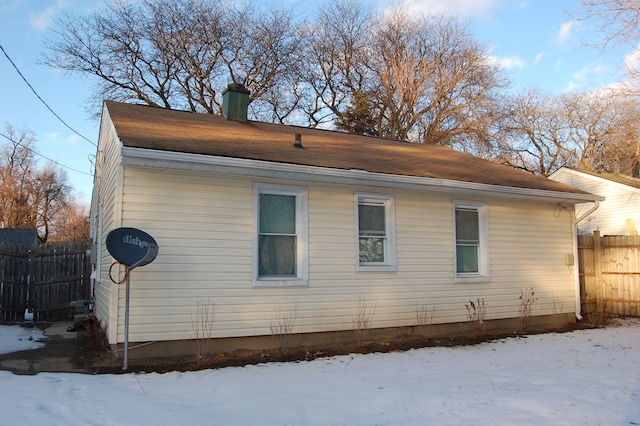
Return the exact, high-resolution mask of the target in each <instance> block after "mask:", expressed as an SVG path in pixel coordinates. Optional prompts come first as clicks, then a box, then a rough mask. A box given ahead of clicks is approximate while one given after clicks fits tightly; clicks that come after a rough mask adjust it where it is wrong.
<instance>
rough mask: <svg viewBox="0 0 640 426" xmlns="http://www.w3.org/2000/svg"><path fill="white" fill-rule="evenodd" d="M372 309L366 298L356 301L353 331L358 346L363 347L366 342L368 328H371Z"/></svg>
mask: <svg viewBox="0 0 640 426" xmlns="http://www.w3.org/2000/svg"><path fill="white" fill-rule="evenodd" d="M372 315H373V309H371V308H369V306H368V305H367V299H366V298H364V297H363V298H361V299H360V301H359V303H358V311H357V312H356V316H355V317H354V318H353V333H354V335H355V337H356V341H357V342H358V346H360V347H364V346H366V345H367V344H368V341H367V338H368V337H369V329H370V328H371V316H372Z"/></svg>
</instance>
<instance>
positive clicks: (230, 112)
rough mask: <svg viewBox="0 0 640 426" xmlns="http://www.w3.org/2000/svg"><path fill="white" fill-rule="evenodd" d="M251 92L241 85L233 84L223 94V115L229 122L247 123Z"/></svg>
mask: <svg viewBox="0 0 640 426" xmlns="http://www.w3.org/2000/svg"><path fill="white" fill-rule="evenodd" d="M248 106H249V91H248V90H247V89H246V88H245V87H244V86H243V85H242V84H240V83H231V84H229V85H228V86H227V88H226V89H225V90H224V91H223V92H222V115H223V116H224V117H225V118H226V119H227V120H234V121H247V107H248Z"/></svg>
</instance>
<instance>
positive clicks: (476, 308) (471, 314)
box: [464, 298, 487, 337]
mask: <svg viewBox="0 0 640 426" xmlns="http://www.w3.org/2000/svg"><path fill="white" fill-rule="evenodd" d="M464 307H465V308H466V309H467V318H469V321H471V322H473V323H474V324H473V326H474V329H475V332H476V336H477V337H479V336H482V335H483V334H484V331H485V329H486V327H487V325H486V319H487V304H486V303H485V302H484V298H482V299H477V300H476V302H475V303H474V302H473V300H469V303H468V304H466V305H464Z"/></svg>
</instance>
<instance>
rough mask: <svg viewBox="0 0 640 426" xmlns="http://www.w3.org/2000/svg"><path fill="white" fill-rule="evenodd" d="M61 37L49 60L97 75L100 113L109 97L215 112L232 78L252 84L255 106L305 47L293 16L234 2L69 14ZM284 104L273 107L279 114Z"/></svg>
mask: <svg viewBox="0 0 640 426" xmlns="http://www.w3.org/2000/svg"><path fill="white" fill-rule="evenodd" d="M54 32H55V34H56V35H57V37H56V39H54V40H50V41H48V42H47V44H46V47H47V49H48V54H47V55H46V56H45V58H44V59H43V62H44V63H45V64H47V65H49V66H52V67H54V68H57V69H61V70H64V71H67V72H72V73H79V74H83V75H91V76H94V77H98V80H97V81H98V84H97V87H96V91H95V92H94V94H93V98H92V106H93V107H94V108H95V107H96V106H98V105H100V104H101V102H102V100H103V99H104V98H109V99H113V100H119V101H138V102H143V103H145V104H148V105H153V106H159V107H163V108H175V109H187V110H191V111H196V112H205V113H211V114H217V113H220V110H221V104H220V102H221V97H220V95H219V93H218V90H220V89H223V88H224V87H226V86H227V83H228V82H229V80H232V81H233V82H235V83H242V84H244V85H245V86H247V87H248V88H249V89H250V90H251V92H252V94H251V100H254V99H257V98H261V97H266V96H267V94H272V92H273V91H274V90H277V89H278V88H279V86H278V82H279V80H278V79H279V78H282V77H283V76H289V75H292V71H291V69H290V68H291V66H292V64H295V63H296V58H295V55H294V54H295V52H296V51H297V49H298V43H299V37H298V35H297V32H296V26H295V19H294V17H293V14H292V13H291V12H288V11H285V10H276V9H264V8H263V9H260V10H258V8H257V7H256V6H255V5H253V4H251V3H246V4H244V6H238V5H236V3H235V2H232V1H230V0H181V1H174V0H141V1H139V2H128V1H124V0H116V1H112V2H109V3H107V4H106V6H105V7H103V8H101V9H97V10H96V11H95V12H94V13H93V14H91V15H88V16H85V17H75V16H71V15H65V16H63V17H62V18H61V19H58V20H57V21H56V27H55V29H54ZM271 99H272V100H273V99H279V98H278V97H276V96H272V97H271ZM281 103H282V101H281V100H280V103H278V104H277V105H276V104H273V105H272V104H269V101H267V105H268V106H270V108H271V109H274V110H276V111H277V112H280V111H282V110H283V109H286V107H285V106H284V105H282V104H281ZM289 109H291V108H290V107H289ZM94 110H95V109H94Z"/></svg>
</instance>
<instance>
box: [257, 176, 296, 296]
mask: <svg viewBox="0 0 640 426" xmlns="http://www.w3.org/2000/svg"><path fill="white" fill-rule="evenodd" d="M307 200H308V196H307V190H306V189H305V188H300V187H291V186H283V185H267V184H256V185H255V188H254V207H255V208H254V211H255V212H256V214H255V215H256V217H255V224H256V230H255V242H254V247H255V249H254V259H255V260H254V267H253V277H254V278H253V282H254V285H257V286H276V285H307V281H308V274H307V265H308V260H307V257H306V256H307V204H308V201H307Z"/></svg>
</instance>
